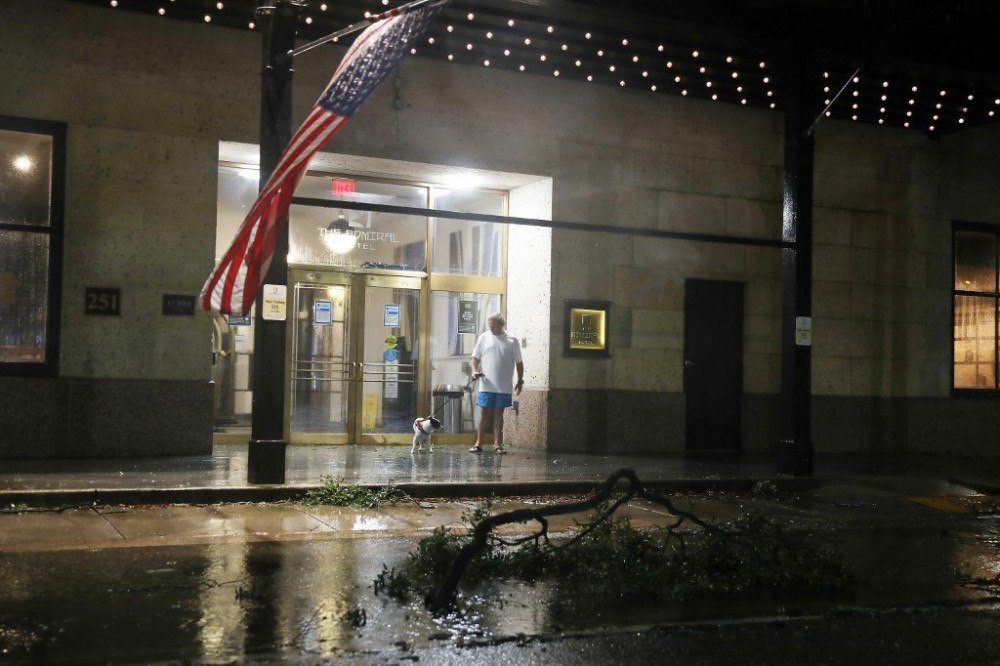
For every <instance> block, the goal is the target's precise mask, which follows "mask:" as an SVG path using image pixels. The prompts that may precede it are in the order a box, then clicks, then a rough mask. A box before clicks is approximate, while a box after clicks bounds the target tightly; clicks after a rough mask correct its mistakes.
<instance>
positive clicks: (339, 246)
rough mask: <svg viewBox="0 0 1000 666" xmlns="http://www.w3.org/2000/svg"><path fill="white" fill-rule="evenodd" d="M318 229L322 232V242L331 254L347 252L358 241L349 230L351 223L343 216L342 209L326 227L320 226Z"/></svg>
mask: <svg viewBox="0 0 1000 666" xmlns="http://www.w3.org/2000/svg"><path fill="white" fill-rule="evenodd" d="M320 229H321V231H323V232H324V233H323V244H324V245H326V247H327V249H328V250H330V252H332V253H333V254H347V253H348V252H350V251H351V250H353V249H354V246H355V245H357V243H358V237H357V235H356V234H355V233H354V232H352V231H351V225H350V224H349V223H348V221H347V218H346V217H344V211H340V215H339V216H338V217H337V219H336V220H334V221H333V222H331V223H330V224H329V225H328V226H327V227H326V229H323V228H322V227H320Z"/></svg>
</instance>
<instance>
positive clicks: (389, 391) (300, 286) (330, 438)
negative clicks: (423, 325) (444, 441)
mask: <svg viewBox="0 0 1000 666" xmlns="http://www.w3.org/2000/svg"><path fill="white" fill-rule="evenodd" d="M289 277H290V280H289V282H290V285H289V286H290V291H291V292H292V305H293V309H292V313H293V314H292V322H291V330H290V338H291V340H290V355H289V358H290V363H289V375H290V381H289V384H288V404H289V423H288V432H289V441H291V442H292V443H300V444H349V443H350V444H353V443H358V444H387V443H388V444H405V443H408V442H409V441H410V440H411V439H412V437H413V430H412V427H413V419H414V418H415V417H416V415H417V414H418V413H420V410H422V409H424V406H423V404H422V402H423V401H422V400H421V399H420V396H421V391H420V390H419V381H418V380H419V377H420V376H421V373H420V372H419V363H418V359H419V358H420V334H419V326H420V324H419V322H420V311H421V299H422V295H421V294H422V291H421V286H422V285H421V282H422V280H421V278H419V277H410V276H396V275H374V274H364V273H360V274H347V273H336V272H330V271H313V270H293V271H291V272H290V274H289Z"/></svg>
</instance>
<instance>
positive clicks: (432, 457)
mask: <svg viewBox="0 0 1000 666" xmlns="http://www.w3.org/2000/svg"><path fill="white" fill-rule="evenodd" d="M623 467H624V468H631V469H634V470H635V471H636V472H637V473H638V475H639V478H640V479H642V481H643V482H645V483H647V484H649V485H651V486H652V487H655V488H658V489H660V490H664V491H674V492H688V491H699V490H747V489H749V488H750V487H752V485H753V484H754V483H757V482H759V481H764V480H767V481H772V482H774V483H776V484H778V485H781V486H782V487H784V488H787V489H794V488H803V487H810V486H814V485H816V484H817V483H820V482H822V480H824V479H829V478H845V477H863V478H867V479H877V478H880V477H884V478H887V479H892V480H893V483H899V482H900V481H901V480H902V479H906V478H910V479H912V480H913V482H914V483H924V482H926V481H930V480H935V479H937V480H950V481H955V482H958V483H962V484H965V485H968V486H970V487H972V488H975V489H977V490H980V491H982V492H986V493H998V492H1000V473H998V472H997V471H996V469H997V466H996V465H994V464H992V463H990V462H989V461H982V460H973V459H963V458H958V457H955V456H862V455H855V454H843V455H825V456H817V460H816V464H815V475H814V476H813V477H805V478H794V477H788V476H784V475H782V474H780V473H779V471H778V465H777V460H776V458H775V457H774V456H743V457H742V458H740V459H738V460H731V459H726V458H722V457H715V458H713V457H689V456H685V455H683V454H672V455H660V456H637V455H617V454H616V455H599V454H569V453H565V454H560V453H549V452H546V451H541V450H529V449H510V450H508V453H506V454H504V455H497V454H495V453H494V452H492V451H490V450H484V451H483V452H482V453H479V454H473V453H469V452H468V450H467V447H465V446H460V445H438V446H436V447H435V451H434V453H428V452H419V453H415V454H411V453H410V450H409V447H407V446H370V447H369V446H350V445H348V446H289V447H288V448H287V454H286V478H285V483H284V484H281V485H250V484H248V483H247V447H246V445H217V446H215V447H214V450H213V453H212V455H206V456H176V457H166V458H126V459H79V460H17V461H9V460H7V461H0V505H2V506H8V505H10V504H22V503H25V504H29V505H48V506H53V505H67V504H74V503H88V502H91V501H101V502H107V503H127V504H156V503H171V502H174V503H176V502H200V503H210V502H234V501H275V500H283V499H297V498H301V497H302V496H303V494H304V493H305V492H306V491H308V490H309V489H310V488H315V487H318V486H319V485H320V484H321V483H322V481H321V479H322V478H323V477H325V476H329V477H332V478H333V479H335V480H338V481H342V482H344V483H347V484H353V485H386V484H393V485H397V486H399V487H400V488H402V489H403V490H404V491H405V492H407V493H408V494H409V495H411V496H413V497H473V496H489V495H497V496H504V495H517V494H551V493H561V492H587V491H589V490H590V489H592V488H593V487H594V485H595V484H597V483H599V482H600V481H603V480H604V479H606V478H607V477H608V475H609V474H611V473H612V472H614V471H615V470H617V469H620V468H623Z"/></svg>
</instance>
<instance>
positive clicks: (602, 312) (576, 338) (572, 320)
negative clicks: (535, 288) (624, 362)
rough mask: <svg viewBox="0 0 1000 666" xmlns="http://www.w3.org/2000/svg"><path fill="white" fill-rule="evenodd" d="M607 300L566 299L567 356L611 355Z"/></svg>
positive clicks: (565, 342) (565, 350)
mask: <svg viewBox="0 0 1000 666" xmlns="http://www.w3.org/2000/svg"><path fill="white" fill-rule="evenodd" d="M610 308H611V304H610V303H607V302H605V301H566V335H565V337H564V349H563V354H564V355H566V356H610V349H609V341H608V311H609V309H610Z"/></svg>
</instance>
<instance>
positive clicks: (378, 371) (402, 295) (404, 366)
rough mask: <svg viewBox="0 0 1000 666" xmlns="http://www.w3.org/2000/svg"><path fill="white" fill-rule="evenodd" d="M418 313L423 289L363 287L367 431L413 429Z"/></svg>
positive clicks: (363, 426)
mask: <svg viewBox="0 0 1000 666" xmlns="http://www.w3.org/2000/svg"><path fill="white" fill-rule="evenodd" d="M419 316H420V290H419V289H395V288H392V287H367V288H366V289H365V359H364V387H363V392H362V396H361V400H362V408H361V431H362V432H364V433H412V432H413V419H414V417H416V416H417V414H416V411H415V410H416V406H417V350H418V349H419V347H418V344H419V337H418V330H419V329H418V326H417V322H418V320H419Z"/></svg>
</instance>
